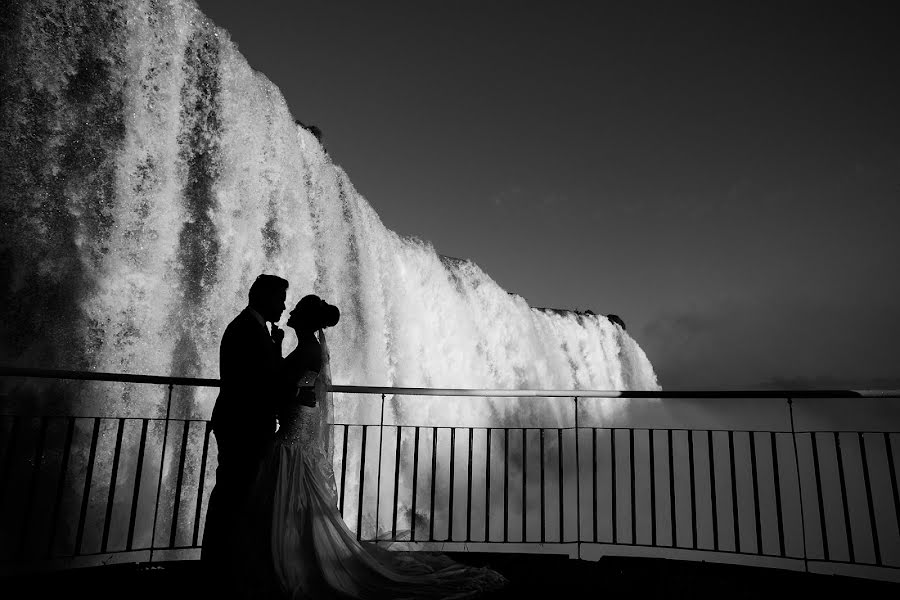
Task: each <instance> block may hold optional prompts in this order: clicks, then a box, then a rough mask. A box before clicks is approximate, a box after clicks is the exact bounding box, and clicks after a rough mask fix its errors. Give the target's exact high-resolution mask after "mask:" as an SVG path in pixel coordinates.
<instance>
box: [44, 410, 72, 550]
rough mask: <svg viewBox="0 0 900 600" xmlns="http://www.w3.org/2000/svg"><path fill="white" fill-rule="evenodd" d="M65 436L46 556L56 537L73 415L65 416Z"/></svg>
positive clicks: (69, 450) (69, 452) (67, 463)
mask: <svg viewBox="0 0 900 600" xmlns="http://www.w3.org/2000/svg"><path fill="white" fill-rule="evenodd" d="M66 423H67V425H66V438H65V440H64V441H63V455H62V458H61V459H60V461H59V476H58V477H57V478H56V498H55V500H54V501H53V510H52V512H51V515H50V535H49V536H48V538H47V556H48V557H49V556H52V555H53V542H54V541H55V538H56V524H57V521H58V520H59V510H60V507H61V506H62V498H63V493H64V492H65V489H66V488H65V484H66V471H67V470H68V469H69V456H70V455H71V453H72V438H73V437H74V435H75V417H66Z"/></svg>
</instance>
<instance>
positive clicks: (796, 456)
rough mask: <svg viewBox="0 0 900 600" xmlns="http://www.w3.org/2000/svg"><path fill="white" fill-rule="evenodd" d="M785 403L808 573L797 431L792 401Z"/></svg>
mask: <svg viewBox="0 0 900 600" xmlns="http://www.w3.org/2000/svg"><path fill="white" fill-rule="evenodd" d="M787 405H788V414H789V415H790V418H791V440H792V441H793V442H794V467H795V468H796V469H797V494H798V496H799V501H800V535H801V536H802V537H803V570H804V571H806V572H807V573H809V558H808V556H807V551H806V517H805V516H804V514H803V512H804V511H803V483H802V479H801V477H800V458H799V454H798V453H797V431H796V430H795V429H794V401H793V400H792V399H791V398H788V399H787ZM823 535H824V532H823Z"/></svg>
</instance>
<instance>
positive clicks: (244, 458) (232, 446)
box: [202, 307, 282, 573]
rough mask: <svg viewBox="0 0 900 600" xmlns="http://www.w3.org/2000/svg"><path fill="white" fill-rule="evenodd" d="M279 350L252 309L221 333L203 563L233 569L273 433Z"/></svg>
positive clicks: (238, 317)
mask: <svg viewBox="0 0 900 600" xmlns="http://www.w3.org/2000/svg"><path fill="white" fill-rule="evenodd" d="M281 362H282V358H281V346H280V344H276V343H275V342H274V341H273V340H272V338H271V336H270V335H269V330H268V329H267V328H266V324H265V321H264V320H263V319H262V317H261V316H260V315H259V313H256V311H254V310H253V309H251V308H250V307H247V308H245V309H244V310H243V312H241V314H239V315H238V316H237V317H235V319H234V320H233V321H232V322H231V323H230V324H229V325H228V327H227V328H226V329H225V333H224V334H223V335H222V344H221V346H220V348H219V378H220V383H221V389H220V392H219V397H218V398H217V399H216V405H215V407H214V408H213V414H212V430H213V433H214V434H215V436H216V443H217V445H218V461H219V464H218V467H217V468H216V485H215V487H214V488H213V491H212V493H211V494H210V498H209V507H208V510H207V517H206V529H205V531H204V534H203V551H202V559H203V561H204V562H205V563H208V564H209V566H210V567H212V568H213V569H215V570H217V571H220V572H225V573H227V571H228V570H229V569H230V568H231V567H230V566H229V563H230V560H231V559H230V551H232V550H233V548H232V544H233V543H234V542H233V540H234V537H235V533H236V529H237V527H238V526H239V525H240V523H241V521H243V518H244V514H243V508H244V503H245V501H246V497H247V494H248V492H249V491H250V489H251V486H252V484H253V481H254V479H255V477H256V473H257V469H258V467H259V461H260V459H261V458H262V456H263V453H264V451H265V449H266V445H267V443H268V442H269V440H271V438H272V435H273V434H274V433H275V410H276V405H277V393H278V379H277V375H278V373H279V370H280V368H281Z"/></svg>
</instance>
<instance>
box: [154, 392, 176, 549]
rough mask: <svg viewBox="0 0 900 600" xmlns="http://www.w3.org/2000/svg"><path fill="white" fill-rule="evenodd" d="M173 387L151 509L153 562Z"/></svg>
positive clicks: (167, 403)
mask: <svg viewBox="0 0 900 600" xmlns="http://www.w3.org/2000/svg"><path fill="white" fill-rule="evenodd" d="M174 387H175V385H174V384H172V383H170V384H169V394H168V400H167V401H166V424H165V428H164V429H163V443H162V454H161V455H160V457H159V479H158V480H157V482H156V502H155V504H156V506H155V507H154V509H153V529H152V530H151V533H150V561H149V562H153V551H154V550H155V549H156V520H157V519H158V518H159V503H160V502H161V500H162V499H161V498H160V495H161V494H162V480H163V471H165V467H166V445H167V444H168V440H169V416H170V414H171V412H172V391H173V388H174Z"/></svg>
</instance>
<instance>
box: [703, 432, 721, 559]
mask: <svg viewBox="0 0 900 600" xmlns="http://www.w3.org/2000/svg"><path fill="white" fill-rule="evenodd" d="M712 434H713V432H712V430H710V429H707V430H706V449H707V451H708V452H709V505H710V507H711V509H712V529H713V550H716V551H718V549H719V508H718V506H716V458H715V451H714V450H713V435H712Z"/></svg>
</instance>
